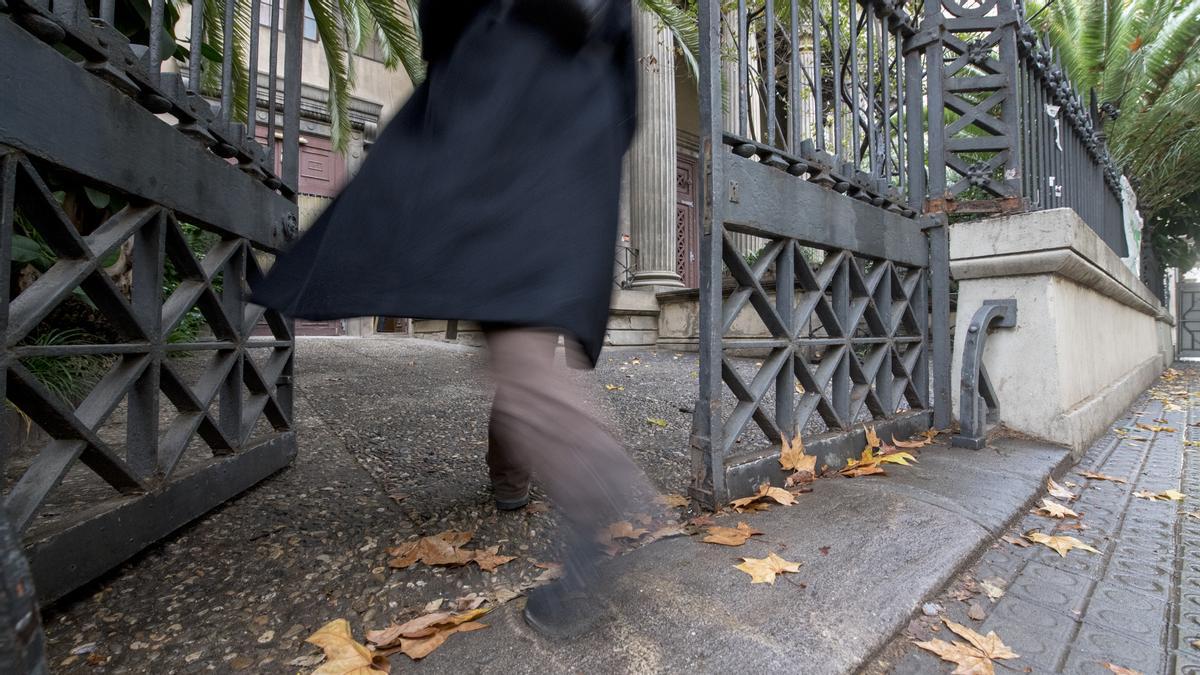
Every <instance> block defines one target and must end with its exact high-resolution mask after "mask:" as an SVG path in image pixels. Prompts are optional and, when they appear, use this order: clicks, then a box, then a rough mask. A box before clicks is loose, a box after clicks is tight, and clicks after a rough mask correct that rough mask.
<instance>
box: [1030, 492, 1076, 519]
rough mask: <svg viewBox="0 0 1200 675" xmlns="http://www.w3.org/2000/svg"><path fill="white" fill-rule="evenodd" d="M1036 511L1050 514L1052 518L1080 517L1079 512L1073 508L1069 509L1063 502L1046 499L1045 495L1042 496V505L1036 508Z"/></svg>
mask: <svg viewBox="0 0 1200 675" xmlns="http://www.w3.org/2000/svg"><path fill="white" fill-rule="evenodd" d="M1034 513H1037V514H1040V515H1043V516H1049V517H1051V518H1078V517H1079V514H1078V513H1075V512H1074V511H1072V510H1071V509H1068V508H1067V507H1065V506H1063V505H1062V504H1059V503H1058V502H1056V501H1052V500H1050V499H1046V498H1045V497H1043V498H1042V505H1041V506H1039V507H1038V508H1037V509H1035V510H1034Z"/></svg>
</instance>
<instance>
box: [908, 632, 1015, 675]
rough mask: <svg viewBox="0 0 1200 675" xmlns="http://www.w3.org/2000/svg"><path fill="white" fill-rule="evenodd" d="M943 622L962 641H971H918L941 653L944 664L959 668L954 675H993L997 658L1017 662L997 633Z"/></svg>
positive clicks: (925, 646) (1013, 653) (938, 653)
mask: <svg viewBox="0 0 1200 675" xmlns="http://www.w3.org/2000/svg"><path fill="white" fill-rule="evenodd" d="M942 622H943V623H945V624H946V627H947V628H949V629H950V630H951V631H953V632H954V633H955V634H956V635H958V636H959V637H960V638H962V639H964V640H966V641H967V643H966V644H963V643H962V642H946V641H945V640H929V641H927V642H916V643H914V644H916V645H917V646H918V647H920V648H921V649H924V650H926V651H929V652H933V653H934V654H937V655H938V656H939V657H941V659H942V660H943V661H949V662H950V663H953V664H955V665H956V666H958V667H957V668H955V669H954V675H993V673H995V667H994V663H993V662H994V660H995V659H1015V658H1018V657H1019V655H1018V654H1017V653H1016V652H1014V651H1013V650H1012V649H1009V647H1008V645H1005V644H1004V643H1003V642H1001V641H1000V637H999V636H997V635H996V632H995V631H991V632H989V633H988V634H987V635H980V634H979V633H976V632H975V631H973V630H971V629H970V628H968V627H966V626H963V625H962V624H957V623H954V622H953V621H951V620H949V619H946V618H943V619H942Z"/></svg>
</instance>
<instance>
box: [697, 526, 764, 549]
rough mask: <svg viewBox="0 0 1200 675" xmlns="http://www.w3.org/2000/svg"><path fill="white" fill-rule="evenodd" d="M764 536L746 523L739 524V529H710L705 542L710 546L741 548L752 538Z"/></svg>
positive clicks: (718, 527)
mask: <svg viewBox="0 0 1200 675" xmlns="http://www.w3.org/2000/svg"><path fill="white" fill-rule="evenodd" d="M756 534H762V532H761V531H759V530H756V529H754V528H753V527H750V526H749V525H747V524H746V523H738V524H737V527H721V526H719V525H714V526H713V527H710V528H708V533H707V535H706V536H705V537H704V539H703V541H705V542H706V543H709V544H720V545H722V546H741V545H742V544H745V543H746V541H747V540H748V539H750V537H752V536H754V535H756Z"/></svg>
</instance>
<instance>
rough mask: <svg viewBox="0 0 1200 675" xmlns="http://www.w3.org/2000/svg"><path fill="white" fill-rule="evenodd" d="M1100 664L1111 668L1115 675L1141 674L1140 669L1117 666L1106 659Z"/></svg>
mask: <svg viewBox="0 0 1200 675" xmlns="http://www.w3.org/2000/svg"><path fill="white" fill-rule="evenodd" d="M1100 665H1102V666H1104V667H1105V668H1107V669H1109V670H1111V671H1112V672H1114V673H1116V674H1117V675H1142V671H1140V670H1134V669H1133V668H1125V667H1124V666H1118V665H1117V664H1115V663H1109V662H1108V661H1105V662H1104V663H1102V664H1100Z"/></svg>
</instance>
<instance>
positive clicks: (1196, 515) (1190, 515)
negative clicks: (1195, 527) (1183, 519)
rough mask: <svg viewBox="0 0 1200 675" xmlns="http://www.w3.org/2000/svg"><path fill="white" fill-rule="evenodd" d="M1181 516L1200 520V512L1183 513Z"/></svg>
mask: <svg viewBox="0 0 1200 675" xmlns="http://www.w3.org/2000/svg"><path fill="white" fill-rule="evenodd" d="M1183 515H1185V516H1187V517H1188V518H1195V519H1196V520H1200V511H1184V512H1183Z"/></svg>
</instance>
